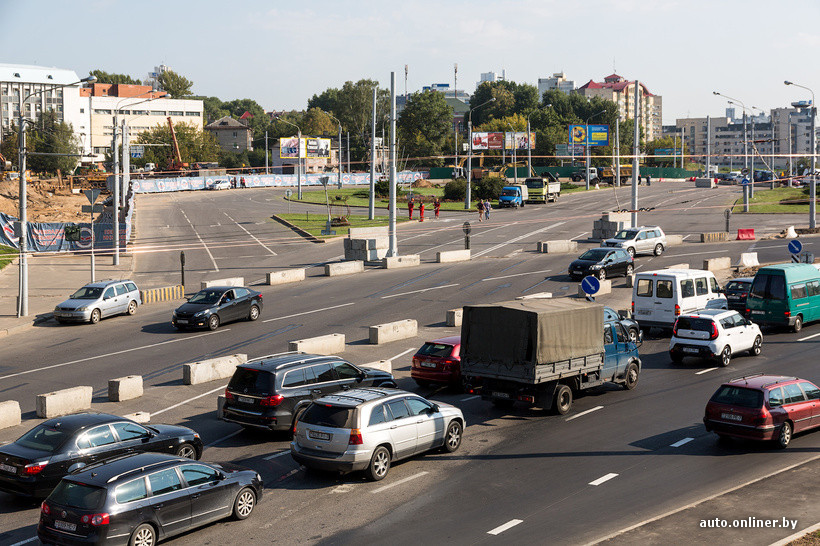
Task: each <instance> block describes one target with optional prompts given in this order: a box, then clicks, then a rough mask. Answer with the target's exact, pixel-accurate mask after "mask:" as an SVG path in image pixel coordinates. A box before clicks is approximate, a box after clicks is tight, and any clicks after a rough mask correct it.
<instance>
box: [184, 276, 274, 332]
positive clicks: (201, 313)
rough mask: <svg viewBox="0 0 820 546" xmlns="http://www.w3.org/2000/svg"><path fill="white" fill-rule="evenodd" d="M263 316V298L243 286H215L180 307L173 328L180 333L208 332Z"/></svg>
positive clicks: (204, 290) (198, 293)
mask: <svg viewBox="0 0 820 546" xmlns="http://www.w3.org/2000/svg"><path fill="white" fill-rule="evenodd" d="M261 312H262V294H261V293H259V292H257V291H256V290H253V289H251V288H247V287H244V286H213V287H211V288H205V289H203V290H200V291H199V292H197V293H196V294H194V295H193V296H191V297H190V298H188V303H183V304H182V305H181V306H179V307H177V309H176V310H175V311H174V314H173V316H172V317H171V324H173V325H174V327H175V328H177V329H179V330H185V329H188V328H208V329H209V330H216V329H217V328H219V325H220V324H224V323H226V322H230V321H232V320H243V319H247V320H256V319H258V318H259V314H260V313H261Z"/></svg>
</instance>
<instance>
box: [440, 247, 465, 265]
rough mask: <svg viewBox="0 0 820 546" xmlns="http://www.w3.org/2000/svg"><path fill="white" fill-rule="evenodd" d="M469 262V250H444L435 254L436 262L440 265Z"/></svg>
mask: <svg viewBox="0 0 820 546" xmlns="http://www.w3.org/2000/svg"><path fill="white" fill-rule="evenodd" d="M469 260H470V250H469V249H464V250H445V251H442V252H436V262H437V263H440V264H445V263H450V262H466V261H469Z"/></svg>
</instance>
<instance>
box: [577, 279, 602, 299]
mask: <svg viewBox="0 0 820 546" xmlns="http://www.w3.org/2000/svg"><path fill="white" fill-rule="evenodd" d="M600 289H601V281H599V280H598V278H597V277H593V276H592V275H588V276H586V277H584V279H583V280H582V281H581V290H583V291H584V292H585V293H586V294H589V295H590V296H592V295H595V294H597V293H598V290H600Z"/></svg>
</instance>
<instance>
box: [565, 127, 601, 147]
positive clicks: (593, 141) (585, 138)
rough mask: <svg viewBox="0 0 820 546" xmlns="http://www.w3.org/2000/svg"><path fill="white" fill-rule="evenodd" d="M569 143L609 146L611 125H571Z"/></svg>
mask: <svg viewBox="0 0 820 546" xmlns="http://www.w3.org/2000/svg"><path fill="white" fill-rule="evenodd" d="M569 143H570V144H584V145H587V146H609V125H570V126H569Z"/></svg>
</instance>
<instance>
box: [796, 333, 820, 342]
mask: <svg viewBox="0 0 820 546" xmlns="http://www.w3.org/2000/svg"><path fill="white" fill-rule="evenodd" d="M817 336H820V334H812V335H810V336H806V337H801V338H800V339H798V340H797V341H806V340H807V339H812V338H815V337H817Z"/></svg>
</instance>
